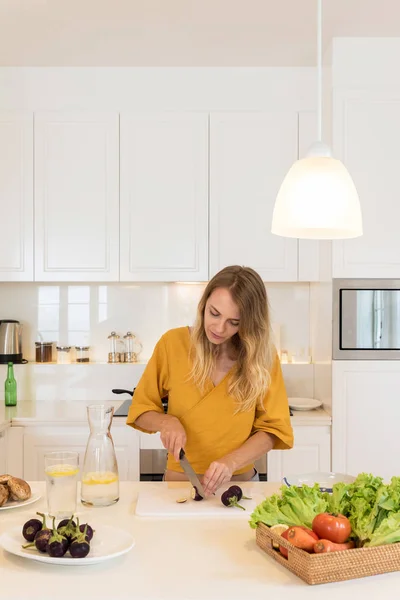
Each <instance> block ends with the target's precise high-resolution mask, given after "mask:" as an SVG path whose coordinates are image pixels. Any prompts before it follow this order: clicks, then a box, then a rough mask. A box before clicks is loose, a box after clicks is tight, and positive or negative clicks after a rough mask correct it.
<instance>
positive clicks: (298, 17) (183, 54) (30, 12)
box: [0, 0, 400, 66]
mask: <svg viewBox="0 0 400 600" xmlns="http://www.w3.org/2000/svg"><path fill="white" fill-rule="evenodd" d="M316 7H317V0H0V65H1V66H53V65H54V66H311V65H315V60H316V42H315V38H316ZM323 23H324V25H323V39H324V46H326V45H328V43H329V42H330V40H331V39H332V37H336V36H344V37H348V36H350V37H352V36H356V37H358V36H365V37H370V36H371V37H400V0H324V2H323Z"/></svg>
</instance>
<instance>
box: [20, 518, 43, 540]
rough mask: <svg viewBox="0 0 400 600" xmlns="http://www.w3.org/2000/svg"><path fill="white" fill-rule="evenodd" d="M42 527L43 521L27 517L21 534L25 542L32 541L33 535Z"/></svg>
mask: <svg viewBox="0 0 400 600" xmlns="http://www.w3.org/2000/svg"><path fill="white" fill-rule="evenodd" d="M42 527H43V523H42V521H39V519H29V521H27V522H26V523H25V525H24V526H23V528H22V535H23V536H24V538H25V539H26V541H27V542H33V540H34V539H35V535H36V534H37V532H38V531H40V530H41V529H42Z"/></svg>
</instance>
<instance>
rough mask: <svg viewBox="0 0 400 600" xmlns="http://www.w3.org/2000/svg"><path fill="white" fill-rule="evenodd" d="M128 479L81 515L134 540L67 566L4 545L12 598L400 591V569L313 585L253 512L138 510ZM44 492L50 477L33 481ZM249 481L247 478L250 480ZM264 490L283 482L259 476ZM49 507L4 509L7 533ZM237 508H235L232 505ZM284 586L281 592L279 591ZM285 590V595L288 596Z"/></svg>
mask: <svg viewBox="0 0 400 600" xmlns="http://www.w3.org/2000/svg"><path fill="white" fill-rule="evenodd" d="M166 485H167V484H166V483H122V484H121V497H120V501H119V502H118V503H117V504H116V505H114V506H110V507H107V508H97V509H88V508H85V507H83V506H80V507H79V509H78V511H79V514H80V519H81V522H84V521H86V520H87V521H88V522H89V523H91V524H92V525H93V526H94V528H95V529H96V524H101V525H112V526H114V527H121V528H124V529H125V530H128V531H130V532H131V533H132V535H133V536H134V538H135V546H134V548H133V549H132V550H131V551H130V552H129V553H128V554H126V555H124V556H121V557H119V558H116V559H112V560H109V561H107V562H103V563H100V564H97V565H90V566H77V567H75V566H72V567H66V566H65V567H63V566H57V565H48V564H42V563H38V562H34V561H30V560H26V559H23V558H20V557H17V556H14V555H11V554H8V553H7V552H5V551H3V550H2V549H1V550H0V575H1V594H2V597H3V596H4V598H7V600H17V599H18V600H27V599H28V598H29V600H54V598H55V597H57V599H58V600H71V598H75V597H76V598H88V599H92V598H93V599H94V598H96V599H97V600H101V599H103V598H104V599H107V600H125V599H126V600H132V599H134V600H223V599H226V600H239V599H240V600H248V599H250V598H251V600H266V599H272V598H276V597H280V598H282V597H285V598H290V597H291V598H296V600H303V599H304V600H310V599H311V600H312V599H313V598H315V599H316V600H317V599H318V600H320V598H322V597H323V598H324V600H337V599H338V598H340V600H350V599H351V600H353V598H355V597H358V598H366V599H370V598H383V597H392V598H397V596H398V589H399V587H400V573H388V574H385V575H378V576H376V577H367V578H364V579H354V580H350V581H345V582H341V583H334V584H325V585H322V586H321V585H319V586H309V585H307V584H306V583H304V582H303V581H302V580H301V579H299V578H298V577H296V576H295V575H293V574H292V573H291V572H290V571H288V570H287V569H285V568H284V567H282V566H281V565H279V564H278V563H276V562H275V561H274V560H273V559H272V558H270V557H269V556H267V555H266V554H265V553H264V552H263V551H262V550H261V549H260V548H259V547H258V546H257V544H256V541H255V531H254V530H252V529H250V527H249V525H248V523H247V520H246V519H243V520H242V519H226V520H221V519H216V518H207V519H205V518H198V519H194V518H193V519H186V518H177V519H150V518H138V517H136V516H135V514H134V507H135V500H136V497H137V493H138V491H140V489H141V488H142V487H143V486H153V487H155V490H157V489H161V487H160V486H166ZM32 486H34V487H35V488H36V489H38V490H39V491H41V492H43V493H44V483H42V482H39V483H34V484H32ZM244 487H245V486H244ZM255 488H256V490H255V491H257V493H260V494H263V495H265V496H267V495H270V494H272V493H273V492H275V491H276V490H277V489H278V485H277V484H272V483H255V484H254V483H253V484H252V489H255ZM45 509H46V504H45V501H44V498H42V499H41V500H39V501H38V502H37V503H35V504H33V505H30V506H27V507H26V508H23V509H22V508H20V509H16V510H9V511H2V513H1V519H0V534H1V533H2V532H4V531H6V530H8V529H9V528H12V527H14V526H16V525H20V526H21V527H22V525H23V523H24V522H25V521H26V520H27V519H29V518H32V517H34V516H35V512H36V511H43V510H45ZM227 510H230V509H227ZM278 594H279V596H278ZM283 594H284V596H283Z"/></svg>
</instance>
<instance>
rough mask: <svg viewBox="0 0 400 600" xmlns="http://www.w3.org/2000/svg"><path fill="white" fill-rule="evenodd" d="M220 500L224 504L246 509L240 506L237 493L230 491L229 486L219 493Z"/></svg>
mask: <svg viewBox="0 0 400 600" xmlns="http://www.w3.org/2000/svg"><path fill="white" fill-rule="evenodd" d="M221 502H222V504H223V505H224V506H237V507H238V508H241V509H242V510H246V509H245V508H244V506H241V505H240V504H239V503H238V497H237V495H236V494H234V493H232V491H231V489H230V488H229V490H226V491H225V492H223V494H222V495H221Z"/></svg>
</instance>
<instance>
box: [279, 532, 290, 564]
mask: <svg viewBox="0 0 400 600" xmlns="http://www.w3.org/2000/svg"><path fill="white" fill-rule="evenodd" d="M288 533H289V529H286V531H284V532H283V533H281V537H283V538H285V540H286V541H288V539H287V536H288ZM279 552H280V553H281V554H282V556H284V557H285V558H287V557H288V554H289V553H288V551H287V550H286V548H284V547H283V546H279Z"/></svg>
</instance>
